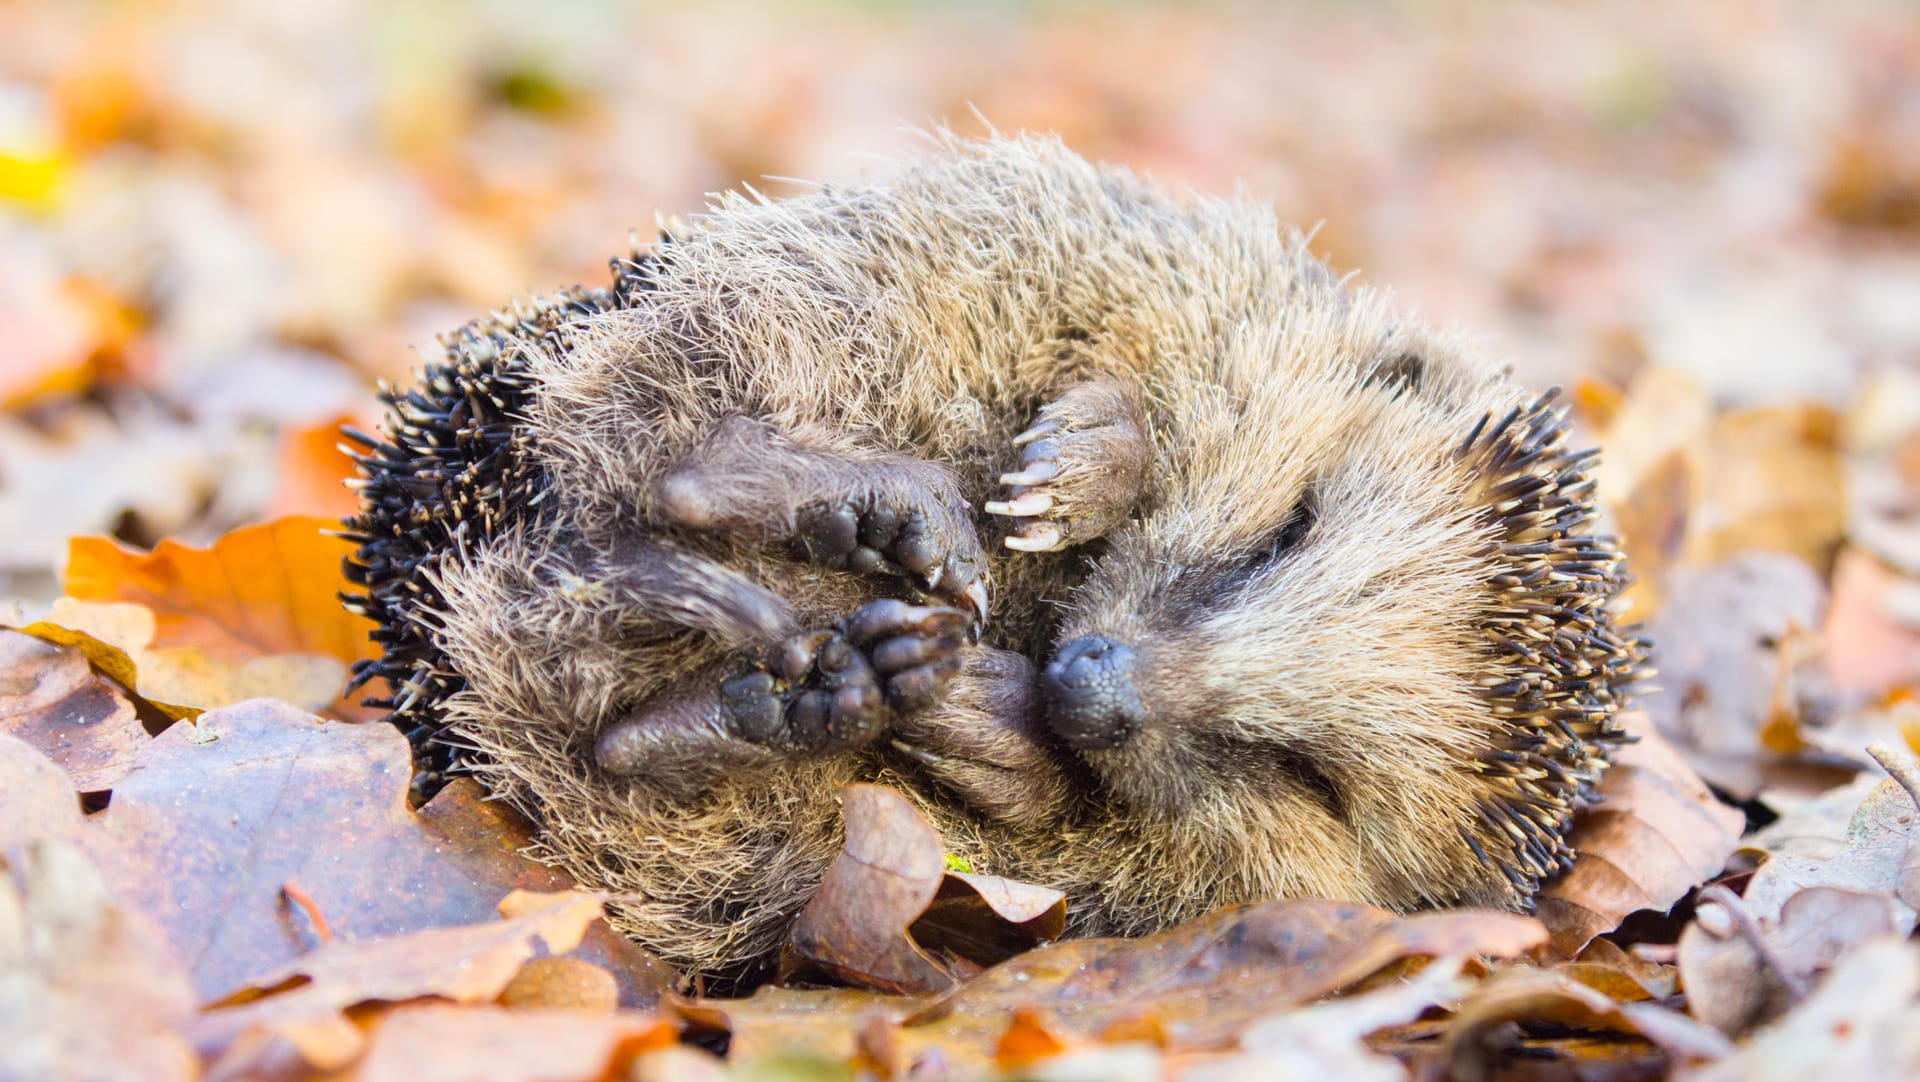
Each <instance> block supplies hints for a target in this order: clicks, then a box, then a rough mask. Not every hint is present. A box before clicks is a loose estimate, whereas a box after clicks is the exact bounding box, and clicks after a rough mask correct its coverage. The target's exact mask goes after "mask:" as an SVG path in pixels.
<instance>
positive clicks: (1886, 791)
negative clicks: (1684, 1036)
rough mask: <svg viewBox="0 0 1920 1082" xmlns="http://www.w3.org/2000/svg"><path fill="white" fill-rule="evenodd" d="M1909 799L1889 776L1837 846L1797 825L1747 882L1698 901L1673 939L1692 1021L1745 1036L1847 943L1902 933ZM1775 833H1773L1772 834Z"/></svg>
mask: <svg viewBox="0 0 1920 1082" xmlns="http://www.w3.org/2000/svg"><path fill="white" fill-rule="evenodd" d="M1917 820H1920V809H1917V808H1916V807H1915V803H1914V797H1913V795H1912V794H1911V793H1909V792H1908V791H1907V790H1906V789H1905V788H1904V787H1902V786H1901V784H1900V783H1899V782H1897V781H1895V780H1894V779H1892V778H1888V779H1886V780H1884V781H1882V782H1881V783H1880V784H1879V785H1878V786H1876V787H1875V788H1874V789H1873V790H1872V792H1870V793H1869V794H1867V796H1866V799H1865V800H1863V801H1862V802H1861V804H1860V807H1859V809H1858V810H1857V811H1855V812H1854V814H1853V817H1852V819H1851V821H1850V822H1849V823H1848V825H1847V831H1846V836H1845V838H1844V840H1843V841H1842V843H1841V845H1840V846H1839V848H1838V849H1837V850H1832V849H1828V848H1826V847H1816V846H1813V845H1812V844H1810V840H1809V839H1808V838H1807V837H1806V836H1805V834H1803V833H1800V830H1799V829H1796V830H1795V831H1794V832H1792V833H1789V834H1786V835H1785V837H1786V838H1788V839H1789V840H1790V843H1791V845H1792V848H1791V850H1790V851H1783V852H1776V853H1774V854H1773V855H1771V856H1769V857H1768V859H1767V862H1766V863H1765V864H1763V865H1761V866H1760V869H1759V871H1757V872H1755V873H1754V875H1753V877H1752V878H1751V879H1750V880H1749V881H1748V883H1747V889H1746V893H1745V894H1744V896H1739V897H1735V896H1733V895H1732V894H1731V893H1727V894H1724V895H1722V897H1720V898H1719V899H1712V900H1710V901H1709V902H1707V903H1703V905H1702V906H1701V910H1700V912H1699V913H1698V914H1697V915H1696V917H1695V920H1694V922H1693V923H1692V924H1689V925H1688V926H1687V929H1686V931H1685V932H1683V933H1682V934H1681V936H1680V956H1679V961H1680V975H1681V980H1682V981H1683V982H1684V983H1685V984H1686V987H1687V992H1688V1005H1689V1008H1690V1009H1691V1010H1692V1011H1693V1013H1694V1016H1695V1017H1697V1018H1699V1019H1701V1020H1702V1021H1704V1022H1707V1023H1709V1024H1711V1025H1713V1026H1715V1027H1717V1028H1719V1029H1720V1030H1722V1031H1723V1032H1726V1033H1728V1034H1732V1035H1740V1034H1744V1033H1747V1032H1750V1031H1751V1030H1753V1029H1754V1028H1755V1027H1757V1026H1759V1025H1762V1024H1764V1023H1766V1022H1768V1021H1770V1020H1772V1019H1773V1018H1776V1017H1778V1016H1779V1015H1780V1014H1781V1013H1782V1012H1784V1011H1785V1010H1786V1009H1787V1008H1788V1007H1789V1006H1790V1005H1791V1004H1792V1003H1793V1002H1794V1001H1795V1000H1796V999H1797V998H1798V997H1799V996H1800V995H1801V994H1802V991H1803V989H1804V988H1806V987H1808V986H1810V985H1811V983H1812V981H1813V979H1814V978H1815V977H1816V976H1817V975H1818V974H1819V973H1821V972H1824V971H1825V970H1826V969H1827V967H1829V966H1830V965H1832V964H1833V962H1834V961H1835V959H1836V958H1837V957H1839V955H1840V954H1841V953H1842V952H1843V951H1844V950H1845V949H1847V948H1848V947H1849V946H1850V945H1852V944H1855V943H1859V942H1862V941H1864V940H1865V939H1868V938H1870V937H1872V936H1873V935H1876V934H1880V933H1884V932H1897V933H1899V934H1902V935H1904V934H1906V933H1907V932H1910V931H1912V929H1913V927H1914V922H1915V906H1916V904H1917V903H1920V890H1917V889H1916V887H1917V886H1920V885H1916V884H1915V883H1914V882H1913V880H1912V875H1911V868H1912V864H1913V861H1914V859H1915V850H1916V847H1915V845H1914V839H1915V835H1916V829H1915V823H1916V821H1917ZM1775 836H1776V837H1778V836H1779V835H1775Z"/></svg>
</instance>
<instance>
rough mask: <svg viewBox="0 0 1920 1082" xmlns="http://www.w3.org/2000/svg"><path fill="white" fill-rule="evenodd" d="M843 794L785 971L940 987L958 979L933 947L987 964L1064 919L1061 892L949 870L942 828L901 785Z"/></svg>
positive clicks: (899, 987) (914, 989) (894, 986)
mask: <svg viewBox="0 0 1920 1082" xmlns="http://www.w3.org/2000/svg"><path fill="white" fill-rule="evenodd" d="M840 803H841V808H842V810H843V812H844V814H845V816H846V824H847V827H846V840H845V842H844V843H843V845H842V850H841V854H840V856H839V858H838V859H836V860H835V861H834V863H833V864H832V866H831V867H829V868H828V869H827V874H826V876H825V877H824V878H823V879H822V881H821V883H820V888H819V890H817V891H816V892H815V893H814V896H813V898H812V899H811V900H810V901H809V902H808V903H807V907H806V909H804V910H802V911H801V914H800V917H799V919H798V920H796V921H795V922H794V926H793V930H792V932H791V933H790V934H789V938H788V947H789V951H790V956H789V958H788V959H787V960H786V963H785V965H786V969H787V971H788V972H789V974H791V973H793V972H796V971H797V970H799V969H800V968H802V967H805V966H812V967H817V968H818V969H819V970H821V971H823V972H825V973H828V974H831V975H832V976H834V977H836V978H838V979H840V980H843V981H847V982H849V983H852V984H856V985H859V986H861V987H866V988H874V989H878V990H880V991H886V992H894V993H899V994H907V995H911V994H915V993H920V992H938V991H944V990H947V989H949V988H952V987H954V985H955V984H956V983H957V978H956V975H955V973H954V971H953V969H952V968H951V967H950V966H949V965H948V964H946V963H945V962H943V961H942V960H941V958H940V957H938V956H936V954H935V953H934V952H946V953H950V954H951V955H957V956H958V957H960V958H963V959H966V960H968V961H970V962H972V963H973V964H975V965H991V964H993V963H995V962H998V961H1000V960H1001V959H1004V958H1007V957H1009V956H1011V955H1013V954H1016V953H1018V952H1019V951H1021V950H1025V949H1026V948H1028V947H1030V946H1032V945H1033V944H1035V943H1037V942H1040V941H1041V940H1044V939H1047V938H1051V937H1052V936H1055V935H1058V934H1059V933H1060V930H1061V929H1062V928H1064V926H1065V921H1066V909H1065V901H1064V898H1063V897H1062V896H1061V895H1060V893H1059V892H1058V891H1054V890H1049V889H1047V888H1044V887H1035V886H1031V885H1029V884H1025V883H1014V882H1011V881H1008V880H1003V879H998V878H995V877H992V876H966V877H958V876H955V877H949V875H948V873H947V871H946V855H945V851H944V850H943V849H942V847H941V844H940V835H939V833H938V832H937V831H935V830H934V828H933V824H931V823H929V822H928V821H927V819H926V817H925V816H923V815H921V814H920V812H919V811H918V810H917V809H916V808H914V806H913V805H912V804H911V803H909V802H908V801H907V799H906V798H905V797H903V796H901V795H900V794H899V793H898V792H896V791H894V790H892V789H890V788H887V787H886V786H882V785H849V786H847V787H846V788H845V789H843V790H841V797H840ZM923 935H924V936H925V937H926V938H925V939H924V940H923V939H921V938H920V937H921V936H923Z"/></svg>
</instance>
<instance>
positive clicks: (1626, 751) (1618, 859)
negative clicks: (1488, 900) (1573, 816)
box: [1535, 712, 1746, 957]
mask: <svg viewBox="0 0 1920 1082" xmlns="http://www.w3.org/2000/svg"><path fill="white" fill-rule="evenodd" d="M1622 723H1623V724H1624V725H1625V727H1626V729H1627V731H1628V732H1630V733H1632V734H1634V735H1635V736H1637V737H1639V740H1638V742H1636V743H1633V744H1629V745H1627V746H1625V747H1623V748H1621V749H1620V751H1619V752H1618V753H1617V754H1616V755H1615V757H1614V763H1613V766H1612V767H1610V768H1609V769H1608V770H1607V773H1606V776H1605V777H1604V779H1603V780H1602V782H1601V786H1600V795H1601V798H1602V799H1601V802H1600V803H1599V804H1597V805H1595V806H1593V807H1591V808H1588V809H1587V810H1586V811H1584V812H1582V813H1581V814H1580V816H1579V818H1578V819H1577V820H1576V821H1575V823H1574V828H1573V835H1572V842H1573V847H1574V850H1575V851H1576V852H1577V853H1578V854H1579V856H1578V858H1577V859H1576V860H1575V861H1574V865H1573V868H1572V869H1571V870H1570V871H1568V872H1567V873H1566V874H1565V875H1563V876H1561V877H1560V878H1559V879H1557V880H1555V881H1554V882H1552V883H1550V884H1548V885H1547V888H1546V889H1545V890H1544V891H1542V892H1541V894H1540V897H1539V899H1538V902H1537V903H1536V907H1535V912H1536V913H1537V914H1538V915H1539V917H1540V920H1541V921H1542V922H1543V923H1545V924H1546V925H1547V927H1548V928H1550V929H1552V930H1553V946H1554V949H1555V951H1557V952H1558V953H1559V954H1561V955H1562V956H1563V957H1570V956H1572V955H1574V954H1577V953H1579V951H1580V949H1581V948H1582V947H1584V946H1586V945H1587V943H1588V942H1590V941H1591V940H1592V939H1593V938H1594V937H1595V936H1598V935H1604V934H1605V933H1607V932H1611V931H1613V930H1614V929H1615V928H1618V927H1619V926H1620V922H1621V921H1622V920H1624V919H1625V918H1626V917H1627V916H1628V914H1631V913H1635V912H1638V911H1640V910H1642V909H1651V910H1656V911H1659V912H1665V911H1667V910H1668V909H1670V908H1672V907H1673V904H1674V903H1675V902H1678V901H1679V900H1680V899H1681V898H1683V897H1685V896H1686V894H1687V892H1688V891H1690V890H1692V889H1693V888H1694V887H1696V886H1698V885H1700V884H1701V883H1703V882H1706V881H1707V880H1708V879H1709V878H1711V877H1712V876H1714V875H1715V874H1717V873H1718V872H1719V871H1720V870H1721V869H1722V868H1723V867H1725V866H1726V862H1727V857H1728V856H1730V855H1732V853H1733V850H1734V847H1735V846H1736V845H1738V843H1739V840H1740V832H1741V830H1742V828H1743V827H1744V826H1745V824H1746V819H1745V817H1744V816H1743V815H1741V814H1740V812H1739V811H1737V810H1735V809H1733V808H1729V807H1727V806H1726V805H1724V804H1722V803H1720V802H1719V801H1718V800H1716V799H1715V798H1714V796H1713V793H1712V792H1711V791H1709V790H1708V789H1707V787H1706V785H1705V784H1704V783H1702V782H1701V780H1700V778H1699V776H1698V775H1696V774H1695V773H1694V772H1693V771H1692V770H1691V769H1689V768H1688V766H1687V764H1686V763H1685V762H1682V761H1681V759H1680V757H1679V756H1678V755H1676V754H1675V753H1674V750H1673V749H1672V748H1671V747H1670V746H1668V744H1667V743H1666V741H1664V740H1662V739H1661V738H1660V735H1659V734H1658V733H1656V732H1654V731H1653V728H1652V726H1651V725H1650V724H1649V722H1648V720H1647V718H1646V715H1644V714H1641V713H1637V712H1635V713H1629V714H1626V715H1624V716H1623V717H1622Z"/></svg>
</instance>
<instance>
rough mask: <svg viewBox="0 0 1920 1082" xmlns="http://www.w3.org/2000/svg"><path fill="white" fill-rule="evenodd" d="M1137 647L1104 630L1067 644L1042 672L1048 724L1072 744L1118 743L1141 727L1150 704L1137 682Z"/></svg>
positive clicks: (1093, 747)
mask: <svg viewBox="0 0 1920 1082" xmlns="http://www.w3.org/2000/svg"><path fill="white" fill-rule="evenodd" d="M1133 667H1134V653H1133V648H1132V647H1130V646H1127V645H1126V644H1124V643H1118V642H1115V641H1113V640H1112V639H1109V638H1107V637H1106V636H1104V635H1085V636H1082V637H1081V638H1078V639H1075V640H1073V641H1072V642H1070V643H1068V644H1066V645H1065V646H1062V647H1061V648H1060V650H1059V652H1058V653H1056V654H1055V655H1054V658H1053V661H1052V663H1050V664H1049V665H1048V666H1047V670H1046V672H1045V673H1044V674H1043V675H1042V676H1041V678H1040V683H1041V688H1042V691H1043V693H1044V695H1045V697H1046V704H1047V725H1048V726H1049V727H1050V728H1052V730H1053V732H1054V735H1056V736H1058V737H1059V738H1060V739H1061V740H1062V741H1063V742H1065V743H1066V744H1067V745H1068V746H1069V747H1073V748H1077V749H1079V750H1081V751H1100V750H1102V749H1105V748H1113V747H1118V746H1119V745H1121V744H1122V743H1125V742H1126V740H1127V739H1128V738H1129V737H1131V736H1133V734H1134V733H1136V732H1138V731H1139V730H1140V723H1141V722H1142V721H1143V720H1145V718H1146V710H1145V709H1144V708H1143V707H1142V706H1141V705H1140V693H1139V691H1138V690H1137V689H1135V687H1134V684H1133Z"/></svg>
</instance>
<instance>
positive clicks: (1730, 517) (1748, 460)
mask: <svg viewBox="0 0 1920 1082" xmlns="http://www.w3.org/2000/svg"><path fill="white" fill-rule="evenodd" d="M1838 433H1839V420H1838V418H1837V417H1835V415H1834V412H1833V410H1832V409H1831V408H1830V407H1827V406H1824V405H1819V404H1811V403H1810V404H1805V405H1788V406H1770V407H1765V408H1758V409H1746V410H1735V411H1732V412H1729V413H1726V414H1723V415H1721V416H1720V417H1718V418H1716V419H1715V421H1714V423H1713V425H1712V427H1711V428H1710V429H1709V431H1708V433H1707V436H1706V438H1705V440H1704V441H1703V442H1702V443H1701V445H1700V447H1699V456H1700V461H1699V469H1700V476H1701V480H1702V485H1701V488H1700V491H1701V492H1702V493H1704V494H1705V497H1706V505H1705V507H1703V508H1702V509H1701V510H1700V518H1701V520H1702V528H1701V529H1697V530H1695V531H1694V532H1693V534H1692V536H1691V538H1690V543H1689V545H1688V550H1687V558H1688V560H1689V561H1690V562H1693V563H1700V564H1704V563H1711V562H1714V561H1716V560H1723V559H1726V558H1727V557H1729V556H1732V555H1735V554H1736V553H1740V552H1744V551H1748V550H1752V549H1766V550H1770V551H1774V552H1784V553H1789V554H1791V555H1794V556H1798V557H1799V558H1800V559H1802V560H1805V561H1806V562H1807V564H1808V565H1810V566H1812V567H1814V568H1816V569H1819V570H1822V571H1824V570H1826V569H1827V568H1828V567H1830V566H1831V565H1832V562H1833V555H1834V552H1835V550H1836V549H1838V547H1839V545H1840V538H1841V535H1842V533H1843V532H1844V531H1845V528H1846V519H1847V499H1846V492H1847V485H1846V471H1845V469H1844V468H1843V466H1842V463H1841V460H1840V448H1839V439H1838Z"/></svg>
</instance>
